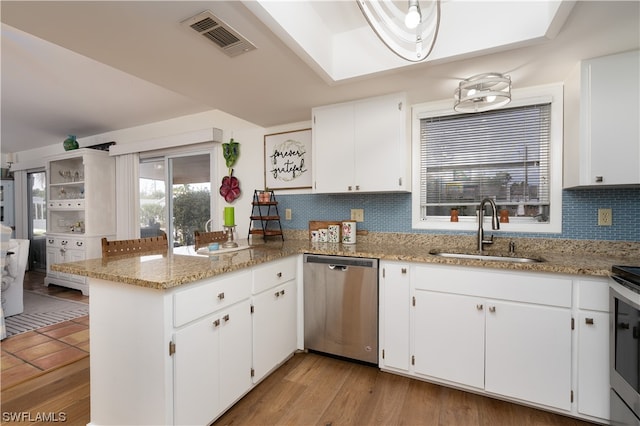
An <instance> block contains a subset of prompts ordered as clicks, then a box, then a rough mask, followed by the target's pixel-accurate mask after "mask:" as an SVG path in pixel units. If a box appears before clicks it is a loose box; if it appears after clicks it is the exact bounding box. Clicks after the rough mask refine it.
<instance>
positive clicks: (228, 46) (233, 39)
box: [182, 10, 256, 57]
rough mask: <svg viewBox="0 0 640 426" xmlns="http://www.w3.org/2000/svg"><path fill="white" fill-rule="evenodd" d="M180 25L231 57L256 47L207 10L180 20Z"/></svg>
mask: <svg viewBox="0 0 640 426" xmlns="http://www.w3.org/2000/svg"><path fill="white" fill-rule="evenodd" d="M182 25H183V26H185V27H186V28H190V29H192V30H193V31H195V32H197V33H198V34H200V35H201V36H203V37H204V38H206V39H207V40H209V41H211V42H213V43H215V45H216V46H218V47H219V48H220V49H221V50H222V51H223V52H224V53H226V54H227V55H229V56H231V57H234V56H238V55H240V54H242V53H245V52H249V51H250V50H254V49H255V48H256V47H255V46H254V45H253V44H252V43H251V42H250V41H249V40H247V39H246V38H244V37H243V36H241V35H240V34H239V33H238V32H236V31H235V30H234V29H233V28H231V27H230V26H229V25H227V24H226V23H225V22H223V21H222V20H221V19H220V18H218V17H217V16H215V15H214V14H213V13H211V11H209V10H205V11H204V12H202V13H199V14H197V15H196V16H194V17H191V18H189V19H187V20H185V21H182Z"/></svg>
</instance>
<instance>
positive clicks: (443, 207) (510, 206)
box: [413, 85, 562, 232]
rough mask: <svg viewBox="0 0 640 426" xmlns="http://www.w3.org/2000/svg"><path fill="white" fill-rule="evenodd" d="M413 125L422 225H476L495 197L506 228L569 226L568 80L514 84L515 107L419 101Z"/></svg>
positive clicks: (416, 206)
mask: <svg viewBox="0 0 640 426" xmlns="http://www.w3.org/2000/svg"><path fill="white" fill-rule="evenodd" d="M445 108H446V109H445ZM413 129H414V131H413V134H414V136H413V137H414V167H413V170H414V188H415V190H414V194H413V227H414V228H418V229H450V230H475V229H476V228H477V208H478V205H479V204H480V202H481V201H482V199H484V198H491V199H493V200H494V201H495V203H496V205H497V207H498V210H499V211H500V213H501V215H502V216H503V217H504V218H506V217H508V222H502V221H501V222H502V223H501V230H505V231H517V232H560V231H561V210H562V206H561V203H562V198H561V191H562V188H561V186H562V176H561V174H562V86H558V85H554V86H545V87H543V88H540V89H537V90H536V89H527V90H521V91H519V92H516V91H514V93H513V101H512V102H511V103H510V104H509V105H508V106H507V107H505V108H501V109H498V110H493V111H487V112H482V113H475V114H458V113H455V112H454V111H453V108H452V107H451V102H447V103H446V104H445V103H442V102H438V103H429V104H421V105H416V106H414V108H413ZM452 210H456V211H457V216H458V222H452V221H451V211H452ZM487 220H488V219H487Z"/></svg>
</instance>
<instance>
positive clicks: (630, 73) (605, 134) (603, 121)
mask: <svg viewBox="0 0 640 426" xmlns="http://www.w3.org/2000/svg"><path fill="white" fill-rule="evenodd" d="M573 80H574V81H570V82H568V87H567V92H568V96H569V98H571V97H572V96H573V97H574V99H573V100H574V102H573V105H571V104H567V105H565V114H566V125H567V126H568V129H567V130H566V132H565V173H564V187H565V188H571V187H577V186H611V185H638V184H640V167H638V164H640V126H638V117H639V116H640V102H639V101H638V100H639V99H640V51H638V50H635V51H631V52H624V53H619V54H616V55H611V56H605V57H601V58H594V59H589V60H585V61H583V62H582V63H581V65H580V76H579V81H580V86H579V89H578V88H577V87H572V83H576V82H577V81H578V78H576V79H573ZM572 89H573V93H572ZM578 91H579V94H580V95H579V101H578V100H577V99H575V94H577V93H578ZM578 106H579V108H578ZM576 109H577V110H578V111H579V113H578V112H577V111H576ZM577 123H579V124H577ZM576 127H577V128H578V132H577V134H576V133H575V128H576Z"/></svg>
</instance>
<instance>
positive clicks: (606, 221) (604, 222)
mask: <svg viewBox="0 0 640 426" xmlns="http://www.w3.org/2000/svg"><path fill="white" fill-rule="evenodd" d="M612 223H613V214H612V213H611V209H598V226H611V224H612Z"/></svg>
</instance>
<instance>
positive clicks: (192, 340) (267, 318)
mask: <svg viewBox="0 0 640 426" xmlns="http://www.w3.org/2000/svg"><path fill="white" fill-rule="evenodd" d="M291 266H292V267H291ZM296 266H297V257H296V256H292V257H288V258H284V259H281V260H276V261H273V262H269V263H265V264H263V265H259V266H256V267H254V268H247V269H244V270H240V271H235V272H229V273H226V274H223V275H221V276H219V277H214V278H208V279H203V280H201V281H197V282H193V283H190V284H185V285H182V286H178V287H176V288H174V289H168V290H156V289H152V288H146V287H140V286H135V285H128V284H122V283H116V282H110V281H104V280H99V279H93V278H90V279H89V280H90V285H91V288H92V292H95V293H92V297H91V316H90V321H91V324H90V330H91V336H90V337H91V339H90V341H91V348H90V351H91V424H179V425H185V424H190V425H191V424H199V425H204V424H209V423H211V422H213V421H214V420H215V419H216V418H218V417H219V416H220V415H222V414H223V413H224V411H226V410H227V409H228V408H229V407H231V405H233V404H234V403H235V402H236V401H238V400H239V399H240V398H241V397H242V396H243V395H245V394H246V393H247V392H249V391H250V390H251V388H252V387H253V386H254V383H255V382H257V380H255V382H254V381H252V371H256V372H259V374H260V376H261V377H264V376H265V375H266V374H268V373H269V372H270V371H272V370H273V369H274V368H275V367H276V366H277V365H279V364H280V363H282V362H283V361H284V360H286V359H287V358H288V357H289V356H291V354H293V352H294V351H295V350H296V342H297V340H296V338H297V297H296V289H297V281H296V275H297V274H296V271H297V269H296ZM269 271H273V276H274V278H273V279H267V282H269V283H271V284H270V286H271V287H270V288H266V287H268V285H267V284H266V282H265V277H267V278H268V277H269V274H267V272H269ZM265 274H266V275H265ZM256 289H259V290H262V291H260V292H259V293H257V294H253V293H254V292H255V290H256ZM276 292H277V294H278V295H277V296H275V294H276ZM252 310H254V311H255V314H254V313H252ZM254 377H255V376H254ZM114 407H117V408H114Z"/></svg>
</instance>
